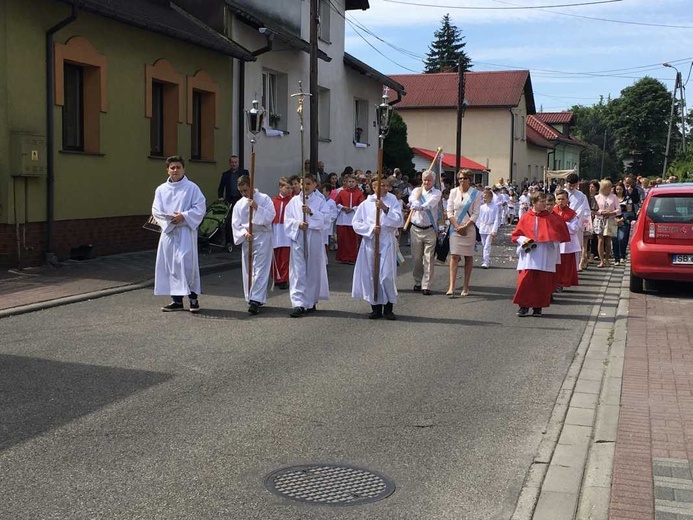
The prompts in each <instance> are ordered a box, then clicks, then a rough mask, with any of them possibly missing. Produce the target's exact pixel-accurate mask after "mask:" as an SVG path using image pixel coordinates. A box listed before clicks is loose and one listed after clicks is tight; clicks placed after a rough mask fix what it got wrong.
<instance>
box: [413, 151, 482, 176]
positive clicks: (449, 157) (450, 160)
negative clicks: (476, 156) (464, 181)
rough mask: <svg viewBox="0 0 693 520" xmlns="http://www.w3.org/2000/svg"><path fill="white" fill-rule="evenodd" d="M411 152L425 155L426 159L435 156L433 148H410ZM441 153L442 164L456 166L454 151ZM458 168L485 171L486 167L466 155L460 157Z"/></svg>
mask: <svg viewBox="0 0 693 520" xmlns="http://www.w3.org/2000/svg"><path fill="white" fill-rule="evenodd" d="M412 152H414V153H415V154H416V155H420V156H422V157H426V158H427V159H431V160H433V158H434V157H435V156H436V152H435V150H427V149H426V148H412ZM442 155H443V166H447V167H448V168H454V167H455V166H456V159H457V156H456V155H455V154H454V153H444V154H442ZM460 168H469V169H470V170H482V171H487V170H488V168H487V167H486V166H484V165H483V164H479V163H478V162H476V161H472V160H471V159H469V158H467V157H464V156H462V157H460Z"/></svg>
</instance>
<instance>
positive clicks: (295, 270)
mask: <svg viewBox="0 0 693 520" xmlns="http://www.w3.org/2000/svg"><path fill="white" fill-rule="evenodd" d="M315 187H316V184H315V179H314V177H313V176H312V175H311V174H306V176H305V178H304V181H303V189H304V190H305V196H306V202H305V205H304V204H303V193H299V194H298V195H296V196H295V197H294V198H292V199H291V201H290V202H289V204H288V205H287V207H286V216H285V218H284V227H285V229H286V234H287V235H288V236H289V238H291V257H290V260H289V296H290V297H291V306H292V307H293V308H292V310H291V313H290V314H289V316H291V317H292V318H300V317H301V316H303V315H304V314H306V313H307V312H308V313H310V312H315V311H316V305H317V303H318V300H328V299H329V298H330V287H329V284H328V281H327V265H326V258H325V257H326V255H325V246H324V244H323V239H322V230H323V229H325V226H327V222H328V221H329V219H330V212H329V208H328V207H327V203H326V201H325V197H323V196H322V194H321V193H317V192H316V191H315ZM304 215H305V221H304ZM304 236H305V243H304ZM304 244H305V245H304Z"/></svg>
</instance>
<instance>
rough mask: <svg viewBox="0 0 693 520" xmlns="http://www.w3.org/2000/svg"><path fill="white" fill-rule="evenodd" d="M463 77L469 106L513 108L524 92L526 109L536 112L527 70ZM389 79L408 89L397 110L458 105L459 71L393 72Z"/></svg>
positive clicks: (472, 74) (490, 72) (479, 73)
mask: <svg viewBox="0 0 693 520" xmlns="http://www.w3.org/2000/svg"><path fill="white" fill-rule="evenodd" d="M464 77H465V94H464V98H465V99H466V100H467V107H487V108H502V107H508V108H511V107H514V106H517V105H518V104H519V102H520V97H521V95H522V94H523V93H524V94H525V100H526V103H527V112H528V113H530V114H533V113H534V112H535V107H534V94H533V92H532V81H531V78H530V75H529V71H528V70H508V71H488V72H465V74H464ZM390 78H391V79H393V80H394V81H397V82H398V83H400V84H402V85H403V86H404V88H405V90H406V91H407V97H406V98H405V99H404V100H403V101H402V102H401V103H400V104H399V105H398V106H397V108H398V109H401V110H406V109H416V108H456V107H457V81H458V74H457V73H456V72H441V73H437V74H392V75H390Z"/></svg>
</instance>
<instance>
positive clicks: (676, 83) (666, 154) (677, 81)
mask: <svg viewBox="0 0 693 520" xmlns="http://www.w3.org/2000/svg"><path fill="white" fill-rule="evenodd" d="M662 66H663V67H668V68H670V69H674V70H675V71H676V79H675V80H674V91H673V92H672V93H671V111H670V113H669V131H668V132H667V146H666V149H665V151H664V168H663V169H662V177H664V176H665V175H666V173H667V162H668V161H669V145H670V144H671V128H672V126H673V123H674V105H675V104H676V91H677V90H678V88H679V85H681V73H680V72H679V69H677V68H676V67H674V66H673V65H672V64H671V63H662ZM681 119H682V127H683V151H684V152H685V151H686V119H685V115H683V114H682V118H681Z"/></svg>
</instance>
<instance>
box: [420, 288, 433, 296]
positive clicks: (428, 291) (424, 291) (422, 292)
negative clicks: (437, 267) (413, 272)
mask: <svg viewBox="0 0 693 520" xmlns="http://www.w3.org/2000/svg"><path fill="white" fill-rule="evenodd" d="M421 294H423V295H424V296H430V295H431V291H430V290H429V289H424V290H423V291H421Z"/></svg>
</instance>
